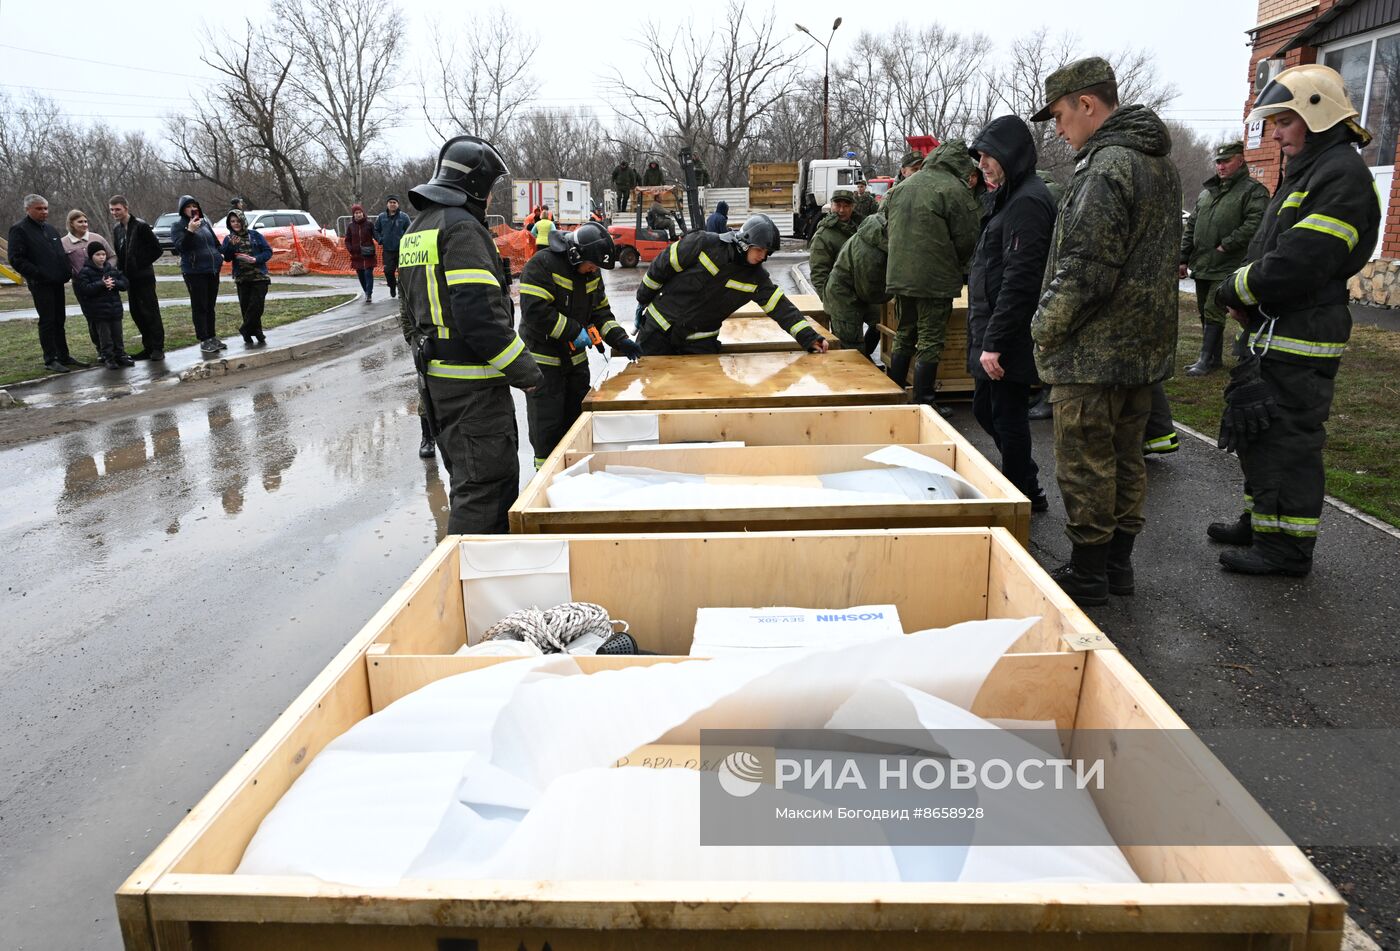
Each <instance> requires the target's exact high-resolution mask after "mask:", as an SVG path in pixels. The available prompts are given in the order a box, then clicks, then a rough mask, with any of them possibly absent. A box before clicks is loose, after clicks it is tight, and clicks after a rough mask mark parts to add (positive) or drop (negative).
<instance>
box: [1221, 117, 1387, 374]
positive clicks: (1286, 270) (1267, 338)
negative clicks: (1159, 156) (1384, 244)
mask: <svg viewBox="0 0 1400 951" xmlns="http://www.w3.org/2000/svg"><path fill="white" fill-rule="evenodd" d="M1380 220H1381V212H1380V203H1379V202H1377V201H1376V192H1375V185H1374V183H1373V181H1372V179H1371V173H1370V171H1368V170H1367V168H1366V163H1365V160H1364V159H1362V158H1361V156H1360V155H1359V154H1358V153H1357V151H1356V149H1355V148H1354V147H1353V146H1352V143H1351V135H1350V134H1349V132H1348V130H1347V129H1346V127H1345V125H1337V126H1334V127H1333V128H1331V129H1328V130H1326V131H1325V132H1319V133H1309V135H1308V138H1307V142H1306V144H1305V145H1304V147H1303V151H1302V152H1300V153H1299V154H1298V155H1296V156H1295V157H1293V158H1291V159H1289V160H1288V164H1287V166H1285V168H1284V175H1283V182H1282V183H1281V184H1280V185H1279V187H1278V191H1277V192H1275V193H1274V200H1273V201H1272V202H1270V203H1269V207H1268V208H1267V209H1266V210H1265V211H1264V223H1263V224H1262V225H1261V226H1260V228H1259V230H1258V232H1256V233H1255V235H1254V240H1253V241H1251V242H1250V245H1249V252H1248V255H1247V261H1248V263H1247V264H1245V266H1244V267H1242V268H1240V269H1239V270H1237V271H1235V272H1234V274H1233V275H1231V276H1230V277H1227V278H1225V279H1224V280H1222V281H1221V282H1220V286H1219V289H1218V290H1217V291H1216V299H1217V300H1219V301H1220V303H1222V304H1225V305H1226V306H1229V307H1235V308H1238V309H1240V310H1244V311H1246V312H1247V313H1248V314H1249V318H1250V319H1249V328H1250V330H1251V331H1252V342H1253V345H1254V351H1255V352H1256V353H1260V354H1261V355H1262V356H1261V359H1264V360H1281V361H1284V362H1286V363H1297V364H1303V365H1307V366H1311V367H1313V368H1314V369H1316V370H1318V371H1319V372H1321V373H1322V374H1323V375H1325V376H1328V377H1333V376H1335V375H1336V373H1337V368H1338V367H1339V365H1340V364H1341V356H1342V352H1343V351H1344V350H1346V342H1347V340H1349V339H1350V338H1351V311H1350V310H1349V309H1348V308H1347V280H1348V279H1349V278H1350V277H1351V276H1352V275H1353V274H1355V273H1356V272H1357V271H1359V270H1361V268H1362V267H1364V266H1365V264H1366V262H1367V261H1369V260H1370V258H1371V252H1372V250H1374V249H1375V247H1376V236H1377V234H1378V232H1379V230H1380ZM1270 318H1275V319H1274V320H1273V321H1270ZM1295 398H1296V395H1295Z"/></svg>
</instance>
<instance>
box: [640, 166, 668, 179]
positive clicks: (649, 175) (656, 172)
mask: <svg viewBox="0 0 1400 951" xmlns="http://www.w3.org/2000/svg"><path fill="white" fill-rule="evenodd" d="M642 184H643V185H664V184H666V176H665V173H664V172H662V171H661V166H660V165H657V164H656V163H655V162H648V163H647V168H646V171H644V172H642Z"/></svg>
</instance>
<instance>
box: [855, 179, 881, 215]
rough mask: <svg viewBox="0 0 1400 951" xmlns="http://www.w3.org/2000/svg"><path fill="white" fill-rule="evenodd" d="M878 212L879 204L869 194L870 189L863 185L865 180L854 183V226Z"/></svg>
mask: <svg viewBox="0 0 1400 951" xmlns="http://www.w3.org/2000/svg"><path fill="white" fill-rule="evenodd" d="M879 210H880V203H879V202H878V201H876V199H875V196H874V195H872V194H870V188H869V186H867V185H866V184H865V180H864V179H861V180H860V181H858V182H856V211H855V221H856V224H860V223H861V222H862V221H864V220H865V219H866V218H869V217H870V216H871V215H873V214H875V212H877V211H879Z"/></svg>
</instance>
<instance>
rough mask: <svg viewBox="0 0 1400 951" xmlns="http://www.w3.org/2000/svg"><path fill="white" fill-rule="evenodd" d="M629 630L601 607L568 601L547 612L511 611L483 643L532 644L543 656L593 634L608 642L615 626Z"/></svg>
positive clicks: (484, 634) (488, 633)
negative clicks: (495, 641) (503, 641)
mask: <svg viewBox="0 0 1400 951" xmlns="http://www.w3.org/2000/svg"><path fill="white" fill-rule="evenodd" d="M614 624H620V625H621V626H622V627H621V629H622V630H623V631H625V630H627V622H626V621H613V620H612V619H611V618H610V617H608V612H607V609H606V608H604V607H603V606H602V605H598V604H592V603H590V602H588V601H569V602H567V603H565V604H560V605H557V606H555V607H552V608H548V609H547V610H544V611H541V610H540V609H539V608H525V609H523V610H520V611H512V612H511V613H510V614H507V615H506V616H505V617H503V618H501V619H500V620H499V621H497V622H496V623H495V624H492V625H491V626H490V627H488V628H487V629H486V631H485V633H483V634H482V635H481V636H482V639H483V640H488V641H491V640H507V641H529V642H530V643H532V644H534V645H535V646H536V647H538V648H539V649H540V653H543V654H562V653H564V651H565V649H566V647H567V645H569V644H571V643H572V642H574V641H576V640H578V639H579V638H581V637H585V636H588V635H593V636H594V637H597V638H599V639H600V640H603V641H605V640H607V639H608V638H609V637H611V636H612V635H613V633H614V631H613V625H614Z"/></svg>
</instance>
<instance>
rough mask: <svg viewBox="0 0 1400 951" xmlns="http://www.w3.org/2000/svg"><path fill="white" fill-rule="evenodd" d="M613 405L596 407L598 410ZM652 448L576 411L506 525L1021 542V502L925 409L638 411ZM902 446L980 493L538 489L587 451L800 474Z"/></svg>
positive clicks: (728, 470) (516, 528)
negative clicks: (746, 495)
mask: <svg viewBox="0 0 1400 951" xmlns="http://www.w3.org/2000/svg"><path fill="white" fill-rule="evenodd" d="M614 415H615V414H605V415H604V419H605V422H606V421H609V420H608V419H607V417H611V416H614ZM652 419H654V421H655V431H656V445H657V446H658V447H660V448H657V449H648V450H645V451H636V450H633V451H628V450H627V449H626V447H625V446H621V445H616V444H606V445H604V446H602V447H599V446H598V440H596V439H595V437H594V427H595V422H594V420H595V416H594V414H592V413H584V414H583V415H582V416H581V417H579V419H578V420H577V421H576V422H575V423H574V425H573V427H572V428H570V430H569V431H568V432H567V433H566V434H565V435H564V438H563V439H561V440H560V441H559V445H558V446H556V447H555V449H554V452H552V453H551V454H550V456H549V458H548V459H547V460H546V461H545V463H544V464H543V465H542V466H540V470H539V472H538V473H536V474H535V478H534V479H532V480H531V481H530V484H529V485H527V486H526V487H525V490H524V491H523V492H522V493H521V494H520V498H518V499H517V500H516V502H515V504H514V505H513V506H511V509H510V526H511V531H512V532H520V533H536V532H627V531H678V532H686V531H702V530H708V531H721V532H727V531H775V530H776V531H784V530H786V531H794V530H816V529H832V528H910V527H958V526H978V527H990V526H999V527H1001V528H1006V529H1009V530H1010V531H1011V532H1012V533H1013V534H1015V536H1016V537H1017V538H1018V539H1019V540H1020V541H1021V543H1022V544H1028V543H1029V540H1030V524H1031V507H1030V500H1029V499H1027V498H1026V497H1025V496H1024V495H1022V494H1021V492H1020V491H1018V490H1017V489H1016V487H1015V486H1013V485H1012V484H1011V483H1010V482H1008V481H1007V480H1006V478H1005V476H1003V475H1002V474H1001V472H999V471H998V470H997V468H996V467H995V466H993V465H992V464H991V463H990V462H988V461H987V459H986V458H985V457H984V456H982V454H981V453H979V452H978V451H977V450H976V449H974V448H973V447H972V444H971V443H969V442H968V441H967V440H966V439H964V438H963V437H962V435H961V434H959V433H958V431H957V430H955V429H954V428H953V427H952V426H950V425H948V424H947V423H946V422H944V421H943V419H942V418H941V417H940V416H939V415H938V413H936V412H935V411H934V410H933V409H932V408H930V407H927V406H865V407H836V408H830V409H757V410H678V411H663V412H658V413H648V414H644V415H643V416H641V417H640V418H637V420H636V421H637V422H639V423H645V424H646V426H647V430H648V433H649V432H650V430H651V421H652ZM726 441H728V442H742V443H744V446H743V447H689V448H680V449H669V450H668V449H665V448H664V447H665V445H666V444H668V443H696V442H726ZM889 445H903V446H908V447H909V448H911V449H914V450H915V451H917V452H919V453H921V454H923V455H927V456H930V457H932V458H935V459H937V460H938V461H940V462H942V463H944V464H946V465H948V466H950V467H951V468H952V469H953V471H955V472H956V473H958V474H959V475H961V476H962V477H963V478H965V479H966V480H967V481H968V482H970V483H971V484H972V485H973V486H974V487H976V488H977V489H978V490H979V491H980V492H981V493H982V494H983V495H984V496H986V498H984V499H968V500H946V501H934V502H905V503H899V504H889V505H847V506H822V507H817V506H790V507H784V508H742V509H737V508H736V509H703V508H675V509H615V510H606V509H605V510H598V509H557V508H552V507H551V506H550V504H549V500H548V498H547V496H546V490H547V489H548V487H549V484H550V483H551V481H553V479H554V478H555V477H556V476H557V475H558V474H559V473H560V472H562V471H563V470H564V469H566V468H567V467H569V466H571V465H574V464H575V463H577V462H579V461H580V460H582V459H584V458H585V457H587V456H590V455H591V456H592V457H593V458H592V460H591V462H590V463H589V467H590V469H592V470H594V471H596V470H599V469H601V468H603V467H604V466H607V465H618V464H622V465H636V466H647V467H651V468H656V469H665V470H669V471H673V472H695V473H706V474H731V475H740V474H742V475H771V474H785V475H805V474H811V473H821V472H835V471H841V470H846V469H875V468H880V466H879V465H878V464H877V463H872V462H867V461H865V459H864V456H866V455H868V454H869V453H871V452H874V451H875V450H877V449H881V448H883V447H885V446H889Z"/></svg>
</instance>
